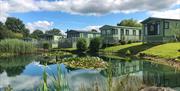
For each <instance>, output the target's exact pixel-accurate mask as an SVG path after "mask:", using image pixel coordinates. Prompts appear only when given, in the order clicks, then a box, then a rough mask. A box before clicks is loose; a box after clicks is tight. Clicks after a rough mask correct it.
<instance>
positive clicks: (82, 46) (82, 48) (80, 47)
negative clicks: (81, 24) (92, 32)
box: [76, 38, 87, 52]
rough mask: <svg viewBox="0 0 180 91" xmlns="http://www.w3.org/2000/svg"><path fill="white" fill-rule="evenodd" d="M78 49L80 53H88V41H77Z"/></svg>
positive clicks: (81, 39)
mask: <svg viewBox="0 0 180 91" xmlns="http://www.w3.org/2000/svg"><path fill="white" fill-rule="evenodd" d="M76 47H77V50H78V51H80V52H84V51H86V50H87V41H86V39H84V38H80V39H79V40H78V41H77V44H76Z"/></svg>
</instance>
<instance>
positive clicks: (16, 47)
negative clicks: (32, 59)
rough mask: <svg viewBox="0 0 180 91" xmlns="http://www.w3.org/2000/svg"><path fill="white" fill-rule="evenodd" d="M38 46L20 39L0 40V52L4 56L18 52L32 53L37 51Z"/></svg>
mask: <svg viewBox="0 0 180 91" xmlns="http://www.w3.org/2000/svg"><path fill="white" fill-rule="evenodd" d="M35 50H36V47H35V46H34V45H33V44H32V43H30V42H25V41H22V40H19V39H4V40H1V41H0V54H2V56H6V55H5V54H7V55H11V54H12V55H16V54H30V53H33V52H35Z"/></svg>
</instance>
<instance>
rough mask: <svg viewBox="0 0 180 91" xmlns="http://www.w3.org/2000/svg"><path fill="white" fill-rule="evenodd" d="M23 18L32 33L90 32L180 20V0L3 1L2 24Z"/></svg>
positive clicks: (0, 18)
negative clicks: (130, 21) (129, 23)
mask: <svg viewBox="0 0 180 91" xmlns="http://www.w3.org/2000/svg"><path fill="white" fill-rule="evenodd" d="M7 17H16V18H19V19H21V20H22V21H23V22H24V24H25V25H26V27H27V28H28V29H30V32H33V31H34V30H35V29H41V30H43V31H46V30H49V29H52V28H58V29H60V30H62V32H63V33H64V32H66V31H67V29H79V30H90V29H98V28H99V27H101V26H103V25H105V24H106V25H107V24H109V25H116V24H117V23H118V22H120V21H121V20H123V19H130V18H133V19H136V20H137V21H138V22H140V21H142V20H144V19H146V18H148V17H160V18H174V19H180V0H0V21H2V22H5V21H6V18H7Z"/></svg>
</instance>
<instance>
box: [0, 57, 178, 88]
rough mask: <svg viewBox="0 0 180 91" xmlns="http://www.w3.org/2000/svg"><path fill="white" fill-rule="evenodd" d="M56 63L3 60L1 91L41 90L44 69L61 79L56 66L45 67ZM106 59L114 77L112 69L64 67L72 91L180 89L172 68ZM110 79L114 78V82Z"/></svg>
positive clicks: (0, 71) (23, 58)
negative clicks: (5, 90)
mask: <svg viewBox="0 0 180 91" xmlns="http://www.w3.org/2000/svg"><path fill="white" fill-rule="evenodd" d="M54 59H55V58H54V57H52V58H48V59H46V60H44V58H41V57H39V56H38V57H37V56H21V57H13V58H7V59H0V90H1V88H3V87H7V86H8V85H11V87H12V88H13V89H14V90H15V91H19V90H23V91H26V90H32V89H33V88H36V87H38V85H39V84H40V82H41V81H42V73H43V69H44V68H46V71H47V73H48V75H49V76H52V75H53V74H55V75H57V65H56V64H49V65H48V66H47V67H45V66H43V65H42V64H41V63H43V64H45V63H46V62H47V61H48V60H54ZM104 59H105V60H106V61H110V62H111V63H112V67H111V68H109V69H111V70H112V72H111V73H109V71H108V70H109V69H106V70H100V71H99V70H88V69H76V68H71V67H67V66H65V65H63V64H61V65H60V67H61V70H62V71H61V74H63V75H65V76H66V78H67V83H68V87H69V91H80V89H83V88H86V89H87V90H92V88H93V89H94V88H95V87H96V85H97V84H98V86H99V87H98V89H99V91H108V88H107V87H111V89H112V91H119V90H118V89H124V90H122V91H134V90H135V89H139V88H140V86H141V85H144V84H145V85H148V86H165V87H172V88H175V87H180V78H179V77H180V72H179V71H176V70H175V69H173V68H171V67H168V66H164V65H159V64H155V63H151V62H146V61H139V60H136V59H133V60H132V61H129V62H124V61H121V60H120V59H112V58H108V57H105V58H104ZM109 76H111V77H112V78H111V79H110V78H109ZM48 82H49V84H51V79H50V78H48ZM110 82H111V83H110ZM132 88H133V89H134V90H132Z"/></svg>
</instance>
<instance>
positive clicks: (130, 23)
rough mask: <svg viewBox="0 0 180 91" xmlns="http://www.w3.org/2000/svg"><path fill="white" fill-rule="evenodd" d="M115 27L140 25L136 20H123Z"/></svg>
mask: <svg viewBox="0 0 180 91" xmlns="http://www.w3.org/2000/svg"><path fill="white" fill-rule="evenodd" d="M117 26H129V27H141V26H142V25H141V24H140V23H138V21H137V20H134V19H125V20H122V21H121V22H120V23H118V24H117Z"/></svg>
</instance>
